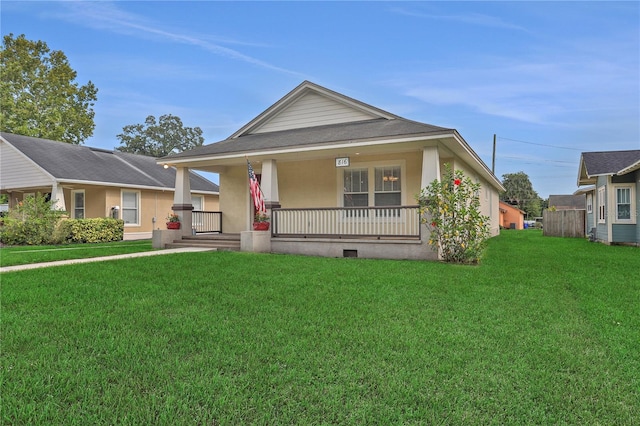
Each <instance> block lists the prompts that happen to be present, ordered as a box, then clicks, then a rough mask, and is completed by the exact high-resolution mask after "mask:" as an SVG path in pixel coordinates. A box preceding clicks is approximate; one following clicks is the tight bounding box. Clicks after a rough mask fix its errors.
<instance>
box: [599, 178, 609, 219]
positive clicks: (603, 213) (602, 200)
mask: <svg viewBox="0 0 640 426" xmlns="http://www.w3.org/2000/svg"><path fill="white" fill-rule="evenodd" d="M606 222H607V192H606V186H604V185H603V186H601V187H599V188H598V223H606Z"/></svg>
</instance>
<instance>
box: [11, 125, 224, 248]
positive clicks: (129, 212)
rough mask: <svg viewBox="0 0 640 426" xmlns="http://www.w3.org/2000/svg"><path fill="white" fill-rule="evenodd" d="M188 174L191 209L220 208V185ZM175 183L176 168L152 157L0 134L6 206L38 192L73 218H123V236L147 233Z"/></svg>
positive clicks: (159, 219) (161, 222) (160, 223)
mask: <svg viewBox="0 0 640 426" xmlns="http://www.w3.org/2000/svg"><path fill="white" fill-rule="evenodd" d="M189 177H190V184H191V193H190V197H191V198H190V200H191V203H192V204H193V205H194V207H195V209H196V210H205V209H206V210H218V195H219V188H218V185H216V184H215V183H213V182H210V181H209V180H207V179H205V178H204V177H202V176H200V175H198V174H196V173H191V174H190V175H189ZM175 182H176V170H175V169H174V168H171V167H169V168H166V169H165V168H163V167H162V166H160V165H158V164H157V163H156V159H155V158H153V157H147V156H144V155H136V154H128V153H124V152H120V151H110V150H106V149H100V148H92V147H89V146H82V145H74V144H70V143H64V142H57V141H52V140H47V139H40V138H34V137H29V136H20V135H14V134H11V133H5V132H2V133H0V193H1V194H7V195H8V196H9V207H13V206H14V205H16V204H17V203H19V202H21V201H22V200H24V199H25V198H26V197H29V196H31V195H35V194H37V193H41V194H43V195H45V196H48V197H50V198H51V199H52V200H54V202H55V206H56V207H57V208H58V209H59V210H65V211H67V212H68V213H69V217H70V218H72V219H82V218H96V217H107V216H111V217H117V218H120V219H123V220H124V222H125V225H124V239H125V240H127V239H142V238H151V235H152V231H153V230H155V229H159V228H162V229H164V228H165V227H166V225H165V222H166V220H165V218H166V216H167V215H168V214H169V213H170V212H171V210H172V205H173V203H174V188H175ZM189 230H191V228H190V229H189Z"/></svg>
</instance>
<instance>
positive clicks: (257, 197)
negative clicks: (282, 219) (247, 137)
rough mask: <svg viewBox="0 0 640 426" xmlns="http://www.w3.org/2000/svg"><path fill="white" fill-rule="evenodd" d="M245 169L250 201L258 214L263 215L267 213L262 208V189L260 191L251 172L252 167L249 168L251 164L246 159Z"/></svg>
mask: <svg viewBox="0 0 640 426" xmlns="http://www.w3.org/2000/svg"><path fill="white" fill-rule="evenodd" d="M247 167H248V168H249V190H250V191H251V199H252V200H253V205H254V206H255V208H256V211H257V212H258V213H263V214H264V213H266V212H267V209H266V208H265V207H264V198H263V197H262V189H260V184H259V183H258V179H257V178H256V174H255V173H254V172H253V167H251V163H250V162H249V160H248V159H247Z"/></svg>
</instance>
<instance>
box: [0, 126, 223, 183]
mask: <svg viewBox="0 0 640 426" xmlns="http://www.w3.org/2000/svg"><path fill="white" fill-rule="evenodd" d="M0 135H2V137H3V138H4V139H5V140H7V141H8V142H9V143H10V144H11V145H13V146H14V147H15V148H16V149H18V150H20V151H21V152H22V153H23V154H24V155H26V156H27V157H29V158H30V159H31V160H32V161H33V162H35V163H36V164H37V165H38V166H40V167H41V168H42V169H44V170H45V171H47V172H48V173H49V174H51V175H52V176H53V177H55V178H56V179H58V180H74V181H86V182H93V183H110V184H121V185H131V186H146V187H161V188H167V189H174V187H175V177H176V171H175V169H174V168H168V169H164V168H163V167H162V166H159V165H158V164H157V162H156V159H155V158H154V157H147V156H144V155H137V154H129V153H125V152H120V151H110V150H106V149H99V148H92V147H88V146H81V145H73V144H69V143H64V142H57V141H52V140H48V139H40V138H34V137H29V136H21V135H14V134H11V133H5V132H2V133H0ZM190 182H191V189H192V190H195V191H210V192H218V191H219V187H218V185H216V184H215V183H213V182H211V181H209V180H208V179H205V178H204V177H202V176H200V175H198V174H197V173H193V172H191V176H190Z"/></svg>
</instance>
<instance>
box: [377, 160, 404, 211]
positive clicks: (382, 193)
mask: <svg viewBox="0 0 640 426" xmlns="http://www.w3.org/2000/svg"><path fill="white" fill-rule="evenodd" d="M400 188H401V182H400V167H376V168H375V205H376V206H399V205H400V199H401V196H402V193H401V192H400Z"/></svg>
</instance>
